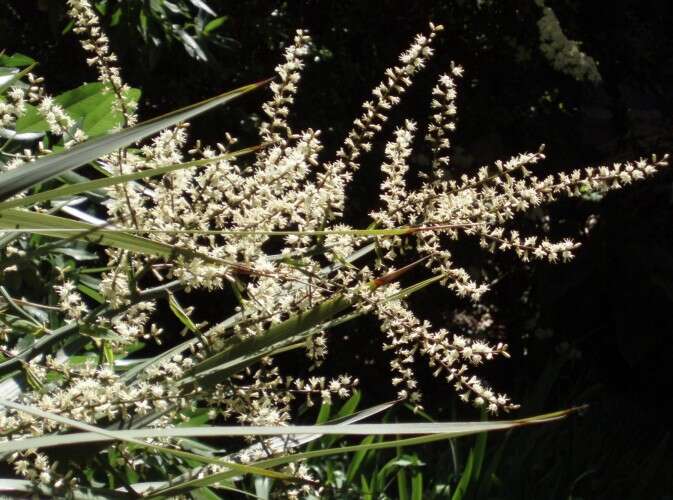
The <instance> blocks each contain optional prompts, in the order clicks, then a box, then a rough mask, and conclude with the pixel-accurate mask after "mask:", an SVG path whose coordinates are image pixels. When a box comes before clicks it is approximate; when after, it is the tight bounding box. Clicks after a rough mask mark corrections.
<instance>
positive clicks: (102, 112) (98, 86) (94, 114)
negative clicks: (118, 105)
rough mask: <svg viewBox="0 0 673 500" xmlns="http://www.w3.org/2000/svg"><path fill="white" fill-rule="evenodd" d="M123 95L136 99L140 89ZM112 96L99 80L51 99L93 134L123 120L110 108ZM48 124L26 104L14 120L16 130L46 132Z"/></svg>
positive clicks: (119, 123)
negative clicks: (24, 109)
mask: <svg viewBox="0 0 673 500" xmlns="http://www.w3.org/2000/svg"><path fill="white" fill-rule="evenodd" d="M125 97H126V98H127V99H129V100H131V101H134V102H137V101H138V99H139V98H140V90H138V89H129V90H128V91H127V92H126V94H125ZM115 99H116V96H115V94H114V92H112V91H111V90H109V89H107V88H106V86H105V85H104V84H102V83H100V82H97V83H85V84H84V85H81V86H79V87H77V88H76V89H72V90H69V91H67V92H64V93H62V94H60V95H58V96H56V97H55V98H54V102H55V103H56V104H58V105H59V106H61V107H62V108H63V109H64V111H65V112H66V113H67V114H68V115H69V116H70V117H71V118H72V119H73V120H75V122H77V123H78V124H79V127H80V128H81V129H82V130H83V131H84V132H85V133H86V134H87V135H88V136H89V137H96V136H98V135H101V134H105V133H106V132H109V131H110V130H112V129H113V128H115V127H118V126H120V125H122V124H123V123H124V116H123V114H122V113H121V112H120V111H116V110H115V109H114V102H115ZM48 130H49V125H48V124H47V122H46V121H45V119H44V118H43V116H42V115H41V114H40V113H39V112H38V110H37V108H36V107H35V106H28V107H27V110H26V113H25V114H24V115H23V116H22V117H21V118H19V119H18V120H17V122H16V131H17V132H18V133H28V132H46V131H48Z"/></svg>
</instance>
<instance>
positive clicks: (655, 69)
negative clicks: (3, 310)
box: [0, 0, 673, 498]
mask: <svg viewBox="0 0 673 500" xmlns="http://www.w3.org/2000/svg"><path fill="white" fill-rule="evenodd" d="M57 3H59V4H60V2H53V3H52V2H44V1H43V2H38V1H34V0H10V1H9V2H3V3H2V5H1V6H0V48H4V49H6V50H7V51H8V52H9V53H11V52H13V51H18V52H22V53H25V54H27V55H29V56H31V57H33V58H34V59H36V60H38V61H39V62H40V66H39V68H38V71H39V73H40V74H41V75H43V76H45V77H46V80H47V86H48V88H49V89H50V90H51V92H53V93H54V94H57V93H58V92H59V91H64V90H67V89H70V88H73V87H74V86H76V85H79V84H80V83H82V82H84V81H91V80H93V79H95V75H94V74H93V72H92V71H91V70H90V69H89V68H87V67H86V65H85V63H84V58H83V57H82V52H81V50H80V48H79V45H78V42H77V40H76V39H75V38H74V36H73V35H72V34H67V35H61V31H62V30H63V29H64V27H65V26H66V24H67V21H66V20H65V19H64V17H63V7H62V5H55V4H57ZM130 3H131V2H129V4H130ZM138 3H139V4H142V3H143V2H138ZM208 3H209V5H210V6H211V7H212V8H213V9H214V10H215V11H216V12H217V13H218V14H219V15H226V16H228V19H227V20H226V22H225V23H224V24H223V25H222V27H221V28H220V29H219V30H218V32H219V33H220V35H221V39H220V40H216V41H210V42H209V41H208V40H206V41H204V47H206V49H207V51H208V57H209V60H208V61H206V62H204V61H197V60H195V59H194V58H193V57H190V55H189V54H188V53H187V52H186V51H185V48H184V46H183V45H182V44H181V43H179V42H176V41H175V40H172V41H171V40H163V41H162V42H161V43H159V44H154V45H153V44H148V43H146V42H145V41H144V40H143V38H142V37H141V36H140V35H139V32H138V28H137V19H135V18H133V17H132V16H131V15H129V16H127V18H125V19H124V20H122V22H121V23H120V24H118V25H117V26H116V27H114V28H112V29H110V30H109V35H110V38H111V44H112V48H113V50H115V51H116V52H117V53H118V54H119V56H120V60H121V66H122V67H123V69H124V72H123V74H124V77H125V79H126V80H127V81H128V82H129V83H130V84H131V85H132V86H134V87H138V88H140V89H142V91H143V99H142V105H141V108H140V113H141V115H142V117H143V118H149V117H152V116H155V115H157V114H159V113H161V112H166V111H170V110H172V109H175V108H177V107H180V106H184V105H187V104H190V103H193V102H195V101H197V100H200V99H203V98H206V97H210V96H212V95H215V94H217V93H220V92H223V91H226V90H229V89H231V88H234V87H236V86H238V85H241V84H245V83H249V82H252V81H256V80H259V79H262V78H266V77H269V76H271V74H272V71H273V68H274V66H275V65H276V64H277V63H278V62H279V61H280V56H281V53H282V48H283V46H285V45H287V43H288V41H289V40H291V36H292V32H293V30H294V29H296V28H299V27H301V28H307V29H309V30H310V32H311V34H312V35H313V38H314V42H315V45H316V47H315V51H316V52H315V54H316V55H318V56H319V59H320V60H319V61H316V62H313V63H311V64H309V65H308V67H307V70H306V72H305V74H304V78H303V79H302V82H301V86H300V92H299V96H298V98H297V103H296V106H295V107H294V110H293V114H292V120H293V123H294V124H295V128H297V129H299V128H300V127H309V126H310V127H312V128H318V129H321V130H323V138H324V139H325V142H326V146H327V147H326V150H325V153H324V156H323V158H329V157H330V155H333V153H334V151H335V149H336V147H338V144H339V141H340V140H341V139H342V138H343V137H344V135H345V132H346V131H347V130H348V129H349V127H350V124H351V122H352V120H353V118H354V117H355V116H356V114H357V113H358V111H359V106H360V104H361V102H362V100H363V99H365V98H368V96H369V92H370V90H371V88H372V87H373V86H374V85H376V84H377V83H378V81H379V80H380V78H381V76H382V74H383V71H384V70H385V68H386V67H388V66H391V65H393V64H394V63H395V62H396V58H397V55H398V54H399V53H400V52H401V51H402V50H404V49H405V48H406V46H407V45H408V43H409V41H410V40H411V38H412V37H413V35H414V34H415V33H418V32H421V31H424V30H425V29H426V26H427V22H428V21H429V20H433V21H434V22H435V23H442V24H444V26H445V28H446V30H445V31H444V32H443V33H442V35H441V37H440V38H439V40H438V43H437V53H436V55H435V57H434V58H433V60H432V62H431V64H430V65H429V68H428V69H427V70H426V71H425V72H424V73H423V74H422V75H421V76H420V77H419V78H418V79H417V81H416V82H415V84H414V86H413V88H412V90H411V91H410V92H409V93H408V94H407V95H406V97H405V99H404V102H403V104H402V105H401V107H400V109H399V110H397V111H395V112H394V113H393V115H392V117H391V120H390V122H391V123H395V122H396V121H397V122H398V123H399V118H401V117H407V116H410V117H413V118H415V119H416V120H418V121H419V123H420V124H421V126H424V124H425V119H426V116H427V114H428V109H429V108H428V104H429V95H430V94H429V92H430V89H431V87H432V85H433V84H434V79H435V78H436V76H437V75H438V74H439V73H440V72H442V71H445V70H446V69H447V68H448V66H449V63H450V61H452V60H455V61H457V62H459V63H460V64H462V65H463V66H464V67H465V70H466V76H465V78H463V80H462V81H461V82H460V84H459V85H460V86H459V99H458V108H459V120H458V130H457V132H456V134H455V136H454V138H453V140H452V143H453V145H454V157H453V166H452V167H451V168H453V169H456V172H462V171H466V172H469V171H470V170H474V168H476V167H479V166H481V165H483V164H486V163H488V162H492V161H493V160H495V159H498V158H501V159H506V158H508V157H509V156H511V155H513V154H516V153H519V152H522V151H531V150H535V149H537V148H538V146H539V145H540V144H542V143H545V144H546V145H547V148H546V153H547V156H548V160H547V161H546V162H544V164H542V165H541V166H539V174H540V175H542V174H546V173H551V172H555V171H558V170H561V169H565V170H571V169H574V168H580V167H584V166H589V165H597V164H610V163H612V162H615V161H624V160H629V159H632V160H635V159H638V158H639V157H640V156H648V155H650V154H651V153H657V154H658V155H662V154H663V153H665V152H671V151H673V128H672V125H673V123H672V121H673V120H672V119H671V116H672V115H671V111H672V107H673V92H672V90H673V85H672V83H673V64H672V63H673V39H672V38H673V37H671V34H670V33H671V29H672V27H671V22H672V21H673V2H669V1H664V0H661V1H649V2H648V1H638V0H617V1H610V2H606V1H592V2H587V1H571V0H559V1H553V2H552V1H549V2H548V5H549V6H551V7H552V8H554V10H555V12H556V14H557V16H558V17H559V20H560V22H561V25H562V27H563V29H564V31H565V33H566V35H567V36H568V38H571V39H576V40H581V41H582V42H583V49H584V51H585V52H586V53H587V54H589V55H590V56H592V57H593V58H594V59H595V60H597V61H598V62H599V64H600V66H599V71H600V72H601V75H602V77H603V81H602V82H601V83H600V84H598V85H593V84H592V83H588V82H578V81H575V80H574V79H572V78H570V77H568V76H565V75H563V74H561V73H559V72H557V71H555V70H554V69H553V68H551V66H550V65H549V63H548V62H547V61H546V60H545V59H544V58H543V56H542V55H541V53H540V51H539V35H538V29H537V26H536V22H537V20H538V19H539V17H540V9H539V8H538V7H537V6H536V5H535V3H534V2H533V1H532V0H527V1H524V0H512V1H508V2H488V1H484V2H482V5H481V6H480V5H479V2H477V1H476V0H464V1H458V0H456V1H437V2H400V1H376V2H374V1H372V2H361V1H346V0H343V1H339V2H334V1H317V0H316V1H311V0H297V1H292V2H265V1H244V2H225V1H221V0H210V1H209V2H208ZM106 19H107V18H106ZM216 42H217V43H216ZM263 98H264V94H263V93H258V94H257V95H254V96H246V97H245V98H243V99H242V100H240V101H237V102H235V103H234V104H232V105H230V106H228V107H227V108H226V109H223V110H218V111H215V112H211V113H209V114H208V115H206V116H203V117H200V118H199V119H198V120H195V121H194V123H193V131H192V134H193V137H199V138H202V139H203V140H204V142H211V143H212V142H215V141H217V140H219V139H220V138H221V137H222V136H223V135H224V132H225V131H230V132H233V133H234V134H235V135H238V136H240V137H242V138H243V142H246V141H247V142H248V143H252V142H253V141H254V127H255V121H256V119H257V118H258V116H257V117H256V116H255V115H256V114H258V113H259V111H258V110H259V105H260V103H261V101H262V99H263ZM391 130H392V125H390V126H389V127H388V132H390V131H391ZM382 149H383V142H379V146H378V150H377V151H374V153H373V154H372V156H370V157H369V159H368V160H366V162H365V164H364V166H363V168H362V170H361V171H360V172H359V174H358V176H357V178H356V181H355V182H354V185H353V187H352V189H351V204H350V206H349V211H348V214H347V217H348V219H349V220H350V221H351V222H352V223H353V224H356V225H358V226H361V227H364V225H366V214H367V212H368V210H369V209H370V208H371V202H372V200H375V199H376V196H373V195H372V193H375V192H377V189H378V183H379V178H378V176H377V175H378V174H377V173H376V172H377V169H378V165H379V163H378V161H379V158H380V155H381V152H382ZM414 162H415V164H416V166H417V168H420V169H423V168H424V167H425V166H427V165H425V163H427V160H425V159H424V158H423V157H422V156H419V157H415V158H414ZM424 162H425V163H424ZM672 180H673V176H672V175H671V173H670V172H668V171H666V172H663V173H661V174H659V175H657V176H656V177H655V178H654V179H652V180H648V181H646V182H641V183H638V184H636V185H633V186H629V187H627V188H626V189H623V190H621V191H619V192H615V193H611V194H609V195H607V196H605V197H604V198H603V199H602V200H600V201H598V200H592V199H573V200H562V201H560V202H558V203H556V204H555V205H553V206H547V207H544V208H543V209H542V210H537V211H535V212H534V213H531V214H529V215H527V216H526V217H524V218H522V220H521V221H519V223H518V225H519V226H520V227H522V228H527V230H528V231H529V232H532V231H535V232H540V231H543V232H545V233H546V234H545V235H546V236H548V237H550V238H556V239H558V238H562V237H565V236H569V237H572V238H573V239H576V240H579V241H581V242H582V243H583V246H582V248H581V249H580V250H579V251H578V253H577V257H576V259H575V260H574V261H573V262H571V263H570V264H565V265H556V266H552V265H548V264H529V265H524V264H522V263H520V262H519V261H517V260H516V259H515V258H513V257H512V256H509V255H495V256H491V255H488V254H485V253H484V252H482V251H480V250H479V248H478V245H476V244H474V242H467V243H465V242H461V244H460V246H459V247H457V248H456V253H457V255H458V257H459V258H458V259H457V260H459V262H462V263H464V264H465V265H466V266H467V267H468V269H469V270H470V272H472V273H473V274H474V275H475V277H479V278H482V279H486V280H489V281H496V284H495V285H494V286H493V290H492V291H491V292H490V293H488V294H487V295H486V296H485V299H484V302H485V303H486V304H488V305H489V309H490V312H491V314H492V316H493V318H494V323H493V325H492V327H491V328H489V330H488V331H487V332H486V334H487V335H490V336H494V337H497V338H504V339H506V341H507V342H508V343H509V344H510V345H511V347H512V359H511V360H508V361H506V362H501V363H497V364H496V365H495V366H493V367H490V368H487V369H486V371H485V375H486V378H487V379H488V380H490V381H491V382H492V384H493V385H494V386H495V387H496V388H497V389H499V390H506V391H507V392H508V393H509V394H510V395H511V396H512V397H513V399H514V400H515V401H517V402H520V403H521V404H522V409H521V410H520V411H519V412H517V414H516V415H517V416H526V415H532V414H535V413H537V412H540V411H553V410H557V409H561V408H567V407H571V406H576V405H581V404H589V405H590V407H589V409H588V410H587V411H585V412H584V413H583V414H582V415H581V416H576V417H573V418H572V419H570V420H568V421H565V422H563V423H561V424H554V425H550V426H547V427H546V428H544V429H535V430H533V429H526V430H521V431H518V433H517V434H515V435H514V436H512V437H510V438H509V439H510V445H509V447H508V448H506V450H507V451H506V458H505V460H504V462H503V465H502V470H501V477H502V478H504V480H505V486H504V490H503V491H506V492H507V493H503V494H502V495H501V496H500V497H498V498H501V497H502V498H505V497H506V498H569V496H572V498H673V496H672V495H673V493H672V492H673V483H672V481H673V478H672V477H671V474H670V471H672V470H673V448H672V446H671V443H670V428H671V427H670V416H669V413H668V411H667V410H666V408H668V404H669V400H670V399H671V394H672V393H673V378H672V377H671V371H670V361H669V360H670V357H671V352H672V351H671V349H672V347H673V342H672V341H671V333H672V327H673V314H672V312H673V311H672V309H673V307H672V306H673V231H672V226H671V220H672V215H673V185H672ZM588 221H590V224H589V225H590V226H592V227H591V230H590V231H589V232H588V234H586V231H585V228H586V227H587V223H588ZM412 302H413V303H414V305H415V306H416V307H417V308H419V309H420V310H421V311H422V312H423V314H424V315H426V316H427V317H430V318H432V319H433V320H434V321H436V322H437V324H441V323H447V322H453V323H454V328H455V329H460V328H461V325H463V324H464V323H465V322H464V321H463V322H462V323H461V322H458V324H456V318H455V316H456V313H457V312H463V313H464V314H463V317H467V318H468V322H469V318H472V319H474V318H476V317H478V315H479V314H480V312H479V311H475V310H474V308H473V307H471V306H470V304H467V303H463V302H461V301H459V300H457V299H455V298H453V297H451V296H450V295H449V294H445V293H443V292H442V291H441V290H440V291H437V289H433V290H432V291H428V292H427V293H422V294H419V295H418V296H417V297H414V299H413V300H412ZM203 305H204V307H207V304H203ZM202 309H203V308H202ZM219 312H220V311H215V310H213V311H212V314H217V313H219ZM206 314H208V312H207V311H206ZM465 328H466V329H467V330H470V328H469V326H467V327H465ZM338 336H347V337H348V339H349V342H338V341H333V342H331V343H330V349H331V351H332V356H331V358H330V361H328V363H327V364H326V371H333V372H340V371H348V372H350V373H353V374H355V375H357V376H359V377H360V378H361V380H362V381H363V382H364V387H365V395H366V397H367V398H369V399H371V400H372V401H381V400H383V399H388V398H390V397H391V396H392V395H393V391H392V390H391V389H390V388H389V387H388V384H387V383H386V380H387V373H385V368H382V367H384V366H385V362H386V359H387V358H386V357H385V355H382V354H380V353H379V349H378V347H377V344H378V342H379V341H378V339H377V338H376V337H377V336H378V327H377V325H376V324H375V323H374V322H362V323H358V324H357V325H348V326H347V327H344V328H342V329H341V330H339V331H337V332H334V337H336V338H338ZM372 361H375V363H374V364H372ZM424 383H425V384H426V391H425V392H426V398H427V406H428V410H429V411H431V412H432V414H433V415H434V416H435V417H437V418H453V417H455V416H456V412H457V417H459V418H475V416H477V414H476V413H475V412H474V411H473V410H471V409H469V408H465V407H462V406H460V405H456V404H455V401H454V395H453V393H452V391H451V390H450V389H449V388H447V387H446V386H443V385H438V384H434V382H433V381H432V380H431V379H430V378H429V377H428V380H427V381H425V382H424ZM428 453H429V454H432V453H439V454H441V452H439V451H437V448H436V447H435V448H432V449H429V451H428ZM428 461H430V460H428Z"/></svg>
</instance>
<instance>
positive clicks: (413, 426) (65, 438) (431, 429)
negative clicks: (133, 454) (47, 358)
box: [0, 399, 576, 467]
mask: <svg viewBox="0 0 673 500" xmlns="http://www.w3.org/2000/svg"><path fill="white" fill-rule="evenodd" d="M0 405H4V406H7V407H9V408H13V409H16V410H19V411H24V412H26V413H30V414H32V415H35V416H39V417H41V418H48V419H51V420H54V421H56V422H59V423H61V424H64V425H68V426H72V427H74V428H77V429H81V430H84V431H86V432H78V433H71V434H66V435H49V436H40V437H34V438H26V439H21V440H14V441H6V442H2V443H0V453H5V452H10V451H21V450H27V449H30V448H46V447H52V446H67V445H73V444H81V443H98V442H106V441H127V442H133V443H135V444H142V445H143V446H145V445H146V444H145V443H142V442H141V441H138V440H139V439H142V438H181V437H187V438H193V437H209V438H210V437H223V436H227V437H231V436H297V435H304V434H322V435H326V434H336V435H354V436H369V435H423V436H424V437H429V436H434V437H439V438H440V439H448V438H452V437H460V436H468V435H471V434H477V433H480V432H492V431H498V430H505V429H512V428H515V427H520V426H523V425H534V424H542V423H549V422H554V421H557V420H560V419H562V418H565V417H566V416H567V415H569V414H570V413H572V412H573V411H575V410H576V409H570V410H563V411H558V412H554V413H548V414H545V415H539V416H536V417H528V418H523V419H518V420H503V421H499V422H495V421H490V422H432V423H424V422H415V423H401V424H400V423H396V424H336V425H289V426H233V425H232V426H199V427H172V428H154V427H147V428H143V429H132V430H120V431H112V430H105V429H99V428H97V427H94V426H91V425H89V424H84V423H81V422H77V421H75V420H72V419H68V418H66V417H62V416H60V415H55V414H51V413H47V412H43V411H42V410H38V409H36V408H32V407H27V406H24V405H19V404H18V403H13V402H10V401H6V400H4V399H0ZM414 439H421V441H418V443H422V442H424V441H422V439H424V438H413V439H412V440H409V441H410V442H413V443H416V441H414ZM402 441H404V440H402ZM392 442H395V443H397V442H398V441H388V442H383V443H372V444H368V443H365V444H360V445H355V446H346V447H341V448H334V449H331V450H329V449H328V450H317V451H314V452H310V453H300V454H297V455H292V456H291V457H280V458H273V459H269V460H263V461H261V462H259V464H265V465H266V464H271V465H268V466H269V467H273V466H275V465H276V462H277V461H278V460H280V462H278V464H282V463H287V462H288V461H295V459H297V460H299V459H304V458H314V457H318V456H325V455H330V454H333V452H334V451H335V450H343V451H354V452H356V451H359V450H369V449H380V448H387V447H389V446H388V444H390V443H392ZM396 446H397V445H396ZM202 458H203V457H202ZM286 459H289V460H286ZM209 463H216V462H209ZM259 464H258V465H259Z"/></svg>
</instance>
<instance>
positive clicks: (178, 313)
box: [168, 293, 199, 333]
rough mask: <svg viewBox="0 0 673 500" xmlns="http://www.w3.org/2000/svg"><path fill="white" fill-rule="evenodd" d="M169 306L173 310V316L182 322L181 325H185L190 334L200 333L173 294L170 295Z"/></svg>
mask: <svg viewBox="0 0 673 500" xmlns="http://www.w3.org/2000/svg"><path fill="white" fill-rule="evenodd" d="M168 306H169V307H170V308H171V311H173V314H175V317H176V318H178V319H179V320H180V323H182V324H183V325H185V326H186V327H187V329H188V330H189V331H190V332H192V333H198V332H199V329H198V328H197V327H196V325H195V324H194V322H193V321H192V319H191V318H190V317H189V315H188V314H187V313H186V312H185V310H184V309H183V308H182V306H181V305H180V303H179V302H178V301H177V299H176V298H175V295H173V294H172V293H169V294H168Z"/></svg>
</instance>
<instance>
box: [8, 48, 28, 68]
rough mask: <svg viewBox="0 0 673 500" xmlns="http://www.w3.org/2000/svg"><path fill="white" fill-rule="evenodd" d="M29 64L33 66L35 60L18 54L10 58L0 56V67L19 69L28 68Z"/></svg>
mask: <svg viewBox="0 0 673 500" xmlns="http://www.w3.org/2000/svg"><path fill="white" fill-rule="evenodd" d="M31 64H35V60H34V59H31V58H30V57H28V56H26V55H23V54H19V53H18V52H15V53H14V54H12V55H11V56H7V55H4V54H3V55H0V66H10V67H13V68H21V67H23V66H30V65H31Z"/></svg>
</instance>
